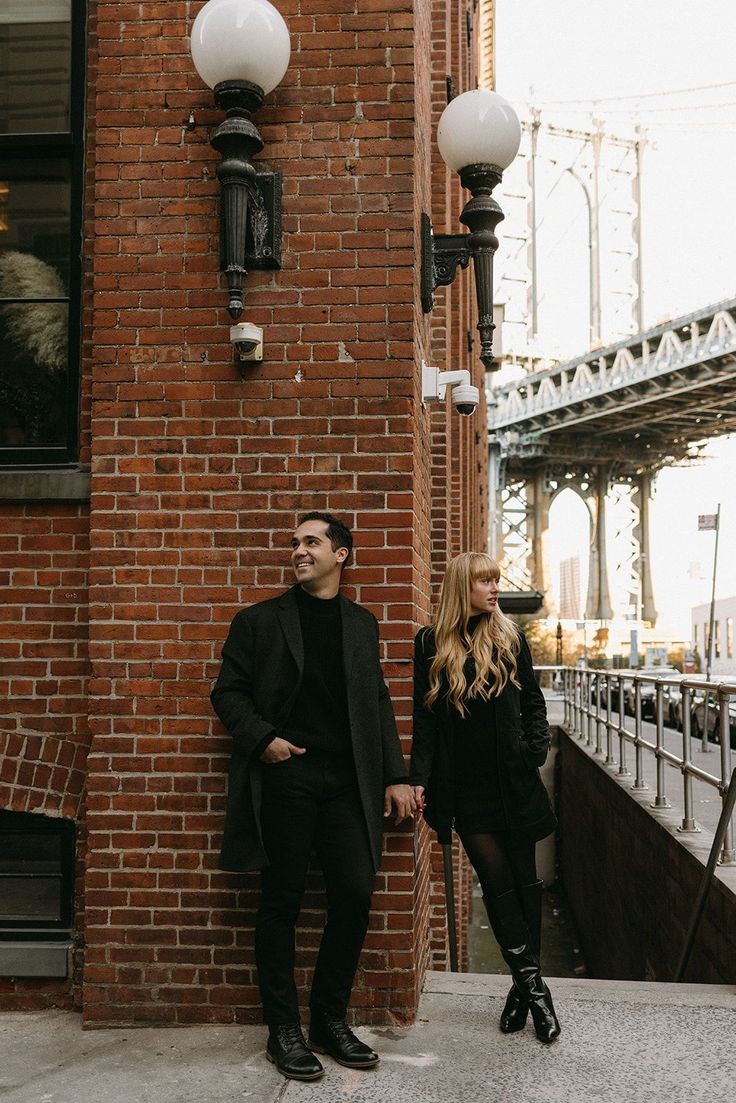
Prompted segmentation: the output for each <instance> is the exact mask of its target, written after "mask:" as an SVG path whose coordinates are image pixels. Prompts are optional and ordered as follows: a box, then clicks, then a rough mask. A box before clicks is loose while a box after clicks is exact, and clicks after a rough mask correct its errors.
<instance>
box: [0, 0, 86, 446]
mask: <svg viewBox="0 0 736 1103" xmlns="http://www.w3.org/2000/svg"><path fill="white" fill-rule="evenodd" d="M84 8H85V0H2V4H0V464H50V463H51V464H53V463H59V464H63V463H71V462H73V461H74V460H75V459H76V458H77V454H78V421H79V356H80V299H81V231H82V172H83V137H84V44H85V22H84V19H85V12H84Z"/></svg>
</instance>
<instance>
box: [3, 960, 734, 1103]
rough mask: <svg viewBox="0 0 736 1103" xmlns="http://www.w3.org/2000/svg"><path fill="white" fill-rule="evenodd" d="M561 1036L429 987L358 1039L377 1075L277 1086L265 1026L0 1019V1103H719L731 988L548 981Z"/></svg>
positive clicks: (490, 994)
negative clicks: (400, 1022)
mask: <svg viewBox="0 0 736 1103" xmlns="http://www.w3.org/2000/svg"><path fill="white" fill-rule="evenodd" d="M552 988H553V990H554V993H555V997H556V1004H557V1008H558V1012H559V1015H560V1020H561V1023H562V1031H563V1032H562V1036H561V1038H560V1039H559V1041H558V1042H557V1043H556V1044H555V1045H553V1046H550V1047H545V1046H542V1045H540V1043H539V1042H537V1041H536V1039H535V1037H534V1034H533V1032H532V1030H531V1027H530V1026H528V1027H527V1029H526V1030H524V1031H522V1032H521V1033H520V1034H514V1035H510V1036H504V1035H502V1034H501V1033H500V1032H499V1030H498V1028H497V1025H496V1021H497V1019H498V1015H499V1013H500V1010H501V1007H502V1005H503V1000H504V997H505V995H506V991H507V989H508V978H506V977H502V976H485V975H479V974H461V973H455V974H452V973H429V974H428V975H427V981H426V984H425V989H424V994H423V996H422V1000H421V1004H420V1009H419V1016H418V1019H417V1023H416V1025H415V1026H413V1027H410V1028H407V1029H401V1028H377V1029H375V1030H372V1031H371V1030H361V1031H360V1033H361V1035H362V1036H363V1037H364V1038H365V1039H366V1041H368V1042H370V1043H371V1044H373V1045H375V1046H376V1047H377V1048H378V1049H379V1050H380V1053H381V1064H380V1065H379V1066H378V1068H377V1069H376V1070H375V1071H373V1072H363V1073H357V1072H353V1071H351V1070H349V1069H344V1068H341V1067H340V1066H339V1065H336V1064H335V1063H334V1062H332V1061H330V1059H329V1058H325V1065H326V1069H327V1071H326V1075H325V1076H324V1078H323V1079H322V1080H320V1081H319V1082H317V1083H314V1084H297V1083H294V1082H293V1081H291V1082H290V1081H286V1080H284V1079H283V1077H281V1076H280V1075H279V1074H278V1073H277V1072H275V1070H274V1068H273V1066H272V1065H270V1064H268V1062H267V1061H266V1059H265V1056H264V1052H263V1045H264V1042H265V1031H264V1029H263V1028H262V1027H256V1026H252V1027H250V1026H249V1027H206V1026H203V1027H185V1028H180V1029H175V1028H171V1029H167V1028H158V1027H147V1028H142V1029H140V1030H132V1029H131V1030H104V1031H82V1029H81V1027H80V1022H79V1018H78V1017H77V1016H76V1015H73V1014H69V1013H63V1012H43V1013H40V1014H28V1015H21V1014H15V1013H12V1014H11V1013H8V1014H5V1015H3V1016H0V1100H2V1103H238V1101H240V1100H250V1103H271V1101H276V1100H279V1101H283V1103H296V1101H298V1103H318V1101H319V1103H335V1101H337V1100H343V1099H349V1100H350V1103H374V1101H381V1103H382V1101H384V1100H386V1101H390V1103H472V1101H474V1100H483V1101H484V1103H506V1101H508V1103H512V1101H513V1103H558V1101H559V1103H588V1101H596V1103H599V1101H604V1103H629V1101H630V1103H641V1101H642V1100H646V1101H647V1103H659V1101H662V1103H664V1101H667V1103H700V1101H701V1100H702V1101H703V1103H706V1101H707V1103H726V1101H728V1103H730V1101H731V1100H733V1099H734V1093H735V1091H736V1088H735V1087H734V1083H735V1082H734V1067H735V1062H734V1049H735V1042H736V988H730V987H721V986H714V985H699V984H684V985H674V984H643V983H634V982H628V981H627V982H621V981H594V980H570V979H567V980H556V981H553V982H552Z"/></svg>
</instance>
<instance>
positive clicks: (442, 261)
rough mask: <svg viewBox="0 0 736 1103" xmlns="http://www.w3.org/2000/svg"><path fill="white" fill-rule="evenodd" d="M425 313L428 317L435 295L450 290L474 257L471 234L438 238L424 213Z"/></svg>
mask: <svg viewBox="0 0 736 1103" xmlns="http://www.w3.org/2000/svg"><path fill="white" fill-rule="evenodd" d="M421 232H422V274H421V295H422V310H423V312H424V313H425V314H429V313H430V311H431V310H432V307H433V306H434V297H433V292H434V291H436V290H437V288H438V287H449V286H450V284H451V283H452V281H453V280H454V279H455V276H456V275H457V270H458V268H467V267H468V265H469V264H470V258H471V256H472V253H471V251H470V246H469V245H468V238H469V237H470V234H435V233H433V232H432V221H431V219H430V217H429V215H428V214H425V212H424V211H422V225H421Z"/></svg>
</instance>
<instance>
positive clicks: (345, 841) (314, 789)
mask: <svg viewBox="0 0 736 1103" xmlns="http://www.w3.org/2000/svg"><path fill="white" fill-rule="evenodd" d="M261 770H262V777H263V807H262V813H261V827H262V831H263V844H264V847H265V850H266V855H267V856H268V859H269V862H270V865H269V867H268V868H267V869H265V870H264V871H263V873H262V881H261V885H262V891H261V903H260V907H259V909H258V915H257V917H256V938H255V948H256V964H257V966H258V983H259V985H260V989H261V1001H262V1003H263V1017H264V1020H265V1021H266V1023H268V1025H269V1026H277V1025H278V1024H280V1023H288V1022H296V1021H297V1020H298V1019H299V1005H298V1001H297V992H296V985H295V983H294V928H295V925H296V921H297V918H298V916H299V909H300V907H301V902H302V896H303V894H304V885H305V880H306V874H307V867H308V865H309V858H310V854H311V851H312V849H313V848H314V849H316V851H317V856H318V858H319V861H320V864H321V866H322V872H323V874H324V880H325V888H326V890H327V924H326V926H325V929H324V933H323V935H322V943H321V945H320V950H319V956H318V959H317V965H316V968H315V971H314V979H313V982H312V993H311V996H310V1001H309V1003H310V1008H311V1010H312V1011H313V1012H314V1011H315V1010H319V1011H324V1012H326V1013H328V1014H330V1015H335V1016H338V1017H340V1018H343V1017H344V1016H345V1012H346V1010H347V1006H348V1002H349V1000H350V992H351V989H352V986H353V979H354V977H355V970H356V969H357V966H358V959H359V957H360V951H361V948H362V946H363V940H364V939H365V933H366V931H367V929H368V915H369V912H370V903H371V893H372V890H373V874H374V870H373V862H372V859H371V853H370V846H369V843H368V832H367V829H366V824H365V819H364V815H363V809H362V806H361V803H360V795H359V793H358V784H357V780H356V777H355V768H354V766H353V763H352V760H350V759H348V758H345V759H342V758H338V757H334V756H328V755H321V754H319V753H318V752H314V751H307V752H306V754H303V755H293V756H292V757H291V758H289V759H286V760H285V761H284V762H275V763H262V764H261Z"/></svg>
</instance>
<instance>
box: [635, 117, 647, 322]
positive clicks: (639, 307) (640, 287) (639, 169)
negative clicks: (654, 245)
mask: <svg viewBox="0 0 736 1103" xmlns="http://www.w3.org/2000/svg"><path fill="white" fill-rule="evenodd" d="M645 143H646V139H645V138H644V134H643V132H642V129H641V127H640V126H637V128H636V144H635V146H634V149H635V151H636V176H635V177H634V205H635V207H636V262H635V264H634V272H635V277H634V279H635V283H636V326H637V329H638V331H639V333H642V332H643V330H644V262H643V249H644V247H643V236H644V235H643V230H642V215H643V205H642V174H643V161H644V146H645Z"/></svg>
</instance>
